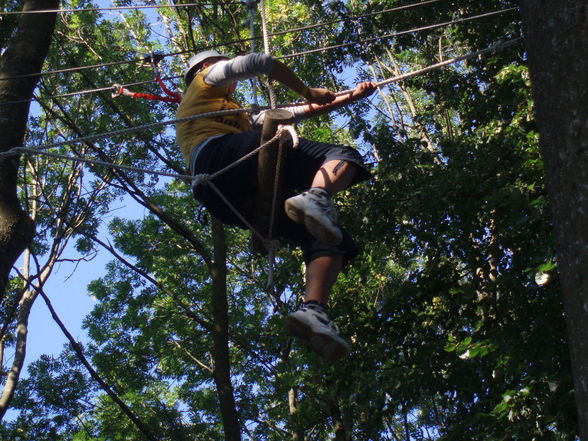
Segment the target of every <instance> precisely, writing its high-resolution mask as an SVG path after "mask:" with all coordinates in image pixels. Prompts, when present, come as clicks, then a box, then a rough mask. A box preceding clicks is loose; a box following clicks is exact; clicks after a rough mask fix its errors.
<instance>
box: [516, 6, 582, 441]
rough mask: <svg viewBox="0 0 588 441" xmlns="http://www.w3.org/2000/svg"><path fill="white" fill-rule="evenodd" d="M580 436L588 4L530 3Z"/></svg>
mask: <svg viewBox="0 0 588 441" xmlns="http://www.w3.org/2000/svg"><path fill="white" fill-rule="evenodd" d="M522 14H523V24H524V31H525V40H526V47H527V52H528V57H529V67H530V71H531V79H532V83H533V93H534V98H535V106H536V116H537V124H538V126H539V131H540V135H541V149H542V154H543V157H544V161H545V172H546V175H547V182H548V190H549V195H550V202H551V207H552V210H553V220H554V225H555V240H556V247H557V259H558V268H559V272H560V275H561V284H562V293H563V303H564V310H565V314H566V324H567V329H568V338H569V346H570V354H571V361H572V374H573V376H574V387H575V394H576V407H577V410H578V425H579V432H580V439H582V440H587V439H588V334H587V333H586V323H588V271H587V269H588V91H587V87H586V82H587V80H588V4H587V3H586V0H567V1H562V0H523V2H522Z"/></svg>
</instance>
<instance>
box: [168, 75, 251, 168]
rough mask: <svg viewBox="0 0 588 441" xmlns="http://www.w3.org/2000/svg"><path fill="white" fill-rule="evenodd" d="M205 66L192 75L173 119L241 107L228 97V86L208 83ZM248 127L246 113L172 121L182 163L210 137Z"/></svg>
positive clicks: (249, 128)
mask: <svg viewBox="0 0 588 441" xmlns="http://www.w3.org/2000/svg"><path fill="white" fill-rule="evenodd" d="M208 69H210V67H209V68H207V69H204V70H203V71H201V72H199V73H198V74H196V76H195V77H194V79H193V80H192V83H190V87H188V90H187V92H186V95H185V96H184V98H183V99H182V102H181V103H180V107H179V108H178V112H177V113H176V116H177V118H178V119H179V118H184V117H186V116H191V115H197V114H201V113H208V112H216V111H218V110H229V109H240V108H241V106H240V105H239V104H238V103H237V102H236V101H234V100H233V99H232V98H231V91H230V86H222V87H218V86H212V85H210V84H207V83H206V81H204V76H205V75H206V72H207V71H208ZM248 130H251V124H250V123H249V117H248V115H247V113H246V112H242V113H237V114H233V115H218V116H213V117H207V118H196V119H192V120H189V121H185V122H181V123H177V124H176V139H177V142H178V144H179V146H180V150H181V151H182V154H183V155H184V159H185V160H186V164H188V166H189V163H190V154H191V153H192V150H193V149H194V147H196V146H197V145H198V144H200V143H201V142H203V141H205V140H206V139H208V138H210V137H212V136H218V135H226V134H228V133H242V132H246V131H248Z"/></svg>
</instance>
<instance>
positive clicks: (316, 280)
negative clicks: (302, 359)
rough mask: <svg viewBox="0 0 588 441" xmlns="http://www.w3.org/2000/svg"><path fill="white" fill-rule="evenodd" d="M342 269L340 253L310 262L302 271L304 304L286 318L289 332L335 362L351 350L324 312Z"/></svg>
mask: <svg viewBox="0 0 588 441" xmlns="http://www.w3.org/2000/svg"><path fill="white" fill-rule="evenodd" d="M342 267H343V256H342V255H341V254H336V253H334V254H330V255H326V256H319V257H317V258H315V259H313V260H311V261H310V262H309V263H308V265H307V268H306V292H305V295H304V302H303V304H302V305H301V306H300V309H298V311H296V312H294V313H292V314H290V315H289V316H288V330H289V331H290V333H291V334H292V335H294V336H296V337H298V338H300V339H302V340H303V341H304V342H306V343H307V344H308V346H309V347H310V349H312V350H313V351H314V352H316V353H317V354H319V355H320V356H321V357H323V358H324V359H326V360H337V359H339V358H342V357H344V356H346V355H347V354H349V352H350V351H351V348H350V347H349V344H347V342H346V341H345V340H344V339H343V338H341V336H340V335H339V331H338V330H337V327H336V326H335V325H334V323H333V321H332V320H331V318H330V317H329V314H328V312H327V302H328V300H329V295H330V293H331V289H332V288H333V285H334V284H335V282H336V281H337V275H338V274H339V272H340V271H341V268H342Z"/></svg>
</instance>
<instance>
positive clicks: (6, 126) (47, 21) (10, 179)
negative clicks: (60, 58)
mask: <svg viewBox="0 0 588 441" xmlns="http://www.w3.org/2000/svg"><path fill="white" fill-rule="evenodd" d="M58 7H59V1H58V0H25V2H24V7H23V10H24V11H30V10H40V9H56V8H58ZM56 17H57V14H56V13H47V14H27V15H23V16H22V17H21V20H20V23H19V25H18V28H17V30H16V32H15V33H14V35H13V36H12V39H11V40H10V41H9V43H8V47H7V48H6V50H5V51H4V53H3V54H2V56H1V57H0V102H7V101H8V102H11V101H19V100H28V99H30V98H32V96H33V91H34V90H35V87H36V86H37V82H38V81H39V77H38V76H35V75H31V74H35V73H39V72H40V71H41V67H42V66H43V62H44V61H45V57H46V56H47V52H48V50H49V43H50V41H51V37H52V35H53V30H54V28H55V20H56ZM27 75H29V76H27ZM29 107H30V105H29V102H21V103H16V104H2V105H0V152H2V151H6V150H8V149H10V148H11V147H16V146H20V145H22V144H23V141H24V135H25V129H26V123H27V118H28V114H29ZM18 167H19V158H18V156H12V157H9V158H8V159H5V160H2V161H0V300H1V299H2V298H3V297H4V292H5V290H6V283H7V281H8V276H9V274H10V271H11V269H12V266H13V265H14V262H15V261H16V259H18V256H20V254H21V253H22V252H23V251H24V249H25V248H26V247H27V246H28V245H29V243H30V242H31V240H32V239H33V236H34V233H35V227H34V224H33V221H32V220H31V219H30V218H29V217H28V216H27V214H26V213H25V212H24V211H23V210H22V208H21V206H20V203H19V201H18V198H17V191H16V186H17V173H18Z"/></svg>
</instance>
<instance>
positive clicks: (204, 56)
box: [184, 50, 231, 84]
mask: <svg viewBox="0 0 588 441" xmlns="http://www.w3.org/2000/svg"><path fill="white" fill-rule="evenodd" d="M217 57H220V58H231V57H229V56H228V55H224V54H221V53H220V52H217V51H212V50H210V51H202V52H198V53H197V54H196V55H192V56H191V57H190V59H189V60H188V67H186V70H185V71H184V81H185V82H186V84H188V82H189V81H188V79H191V76H193V75H194V73H196V69H197V68H198V66H199V65H200V64H201V63H202V62H204V61H206V60H208V59H209V58H217Z"/></svg>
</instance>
